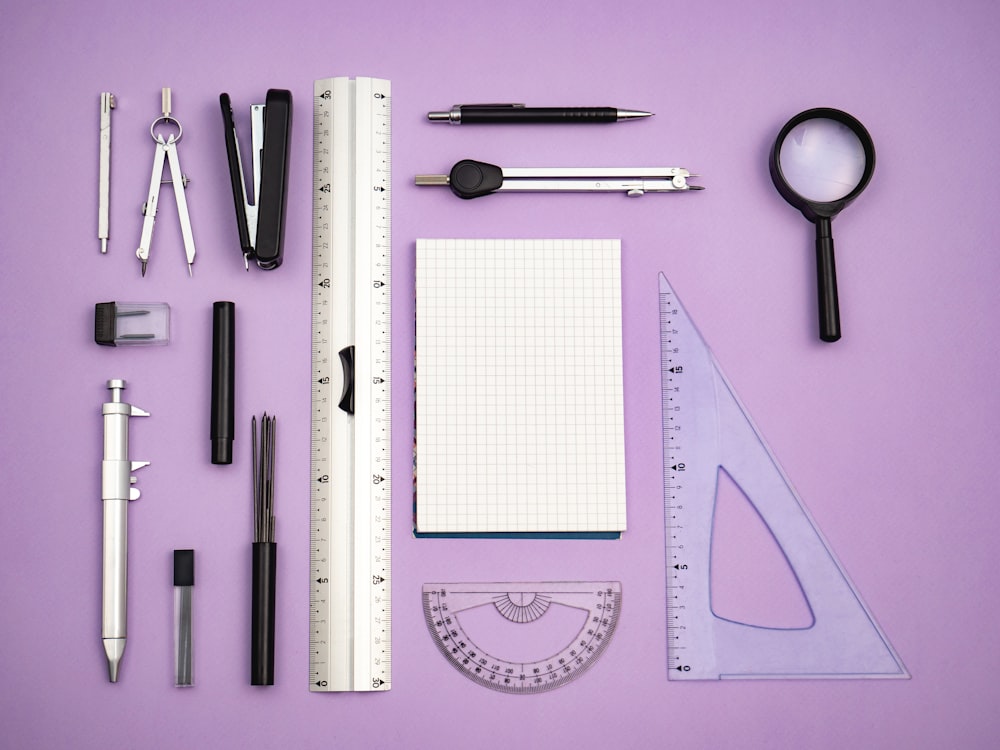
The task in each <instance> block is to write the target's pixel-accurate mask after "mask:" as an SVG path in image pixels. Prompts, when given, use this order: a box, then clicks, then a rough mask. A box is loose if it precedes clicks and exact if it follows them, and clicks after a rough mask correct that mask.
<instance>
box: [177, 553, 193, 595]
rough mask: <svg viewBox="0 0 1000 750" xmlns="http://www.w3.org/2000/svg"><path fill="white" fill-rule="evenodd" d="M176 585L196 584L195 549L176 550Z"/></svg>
mask: <svg viewBox="0 0 1000 750" xmlns="http://www.w3.org/2000/svg"><path fill="white" fill-rule="evenodd" d="M174 586H194V550H193V549H175V550H174Z"/></svg>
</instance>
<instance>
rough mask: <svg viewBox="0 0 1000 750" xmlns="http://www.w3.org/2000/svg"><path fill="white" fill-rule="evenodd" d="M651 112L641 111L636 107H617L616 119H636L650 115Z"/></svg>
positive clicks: (651, 114)
mask: <svg viewBox="0 0 1000 750" xmlns="http://www.w3.org/2000/svg"><path fill="white" fill-rule="evenodd" d="M652 116H653V113H652V112H643V111H641V110H638V109H619V110H618V119H619V120H636V119H639V118H642V117H652Z"/></svg>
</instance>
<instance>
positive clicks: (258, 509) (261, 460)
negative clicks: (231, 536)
mask: <svg viewBox="0 0 1000 750" xmlns="http://www.w3.org/2000/svg"><path fill="white" fill-rule="evenodd" d="M275 423H276V418H275V417H274V416H270V417H269V416H267V413H266V412H265V414H264V417H263V419H262V420H261V429H260V441H259V443H258V440H257V417H256V416H255V417H252V418H251V420H250V431H251V435H252V437H251V439H252V440H253V540H254V542H273V541H274V430H275Z"/></svg>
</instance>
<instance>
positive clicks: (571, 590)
mask: <svg viewBox="0 0 1000 750" xmlns="http://www.w3.org/2000/svg"><path fill="white" fill-rule="evenodd" d="M621 603H622V587H621V584H620V583H618V582H617V581H597V582H591V581H584V582H569V581H559V582H545V583H426V584H424V587H423V604H424V618H425V620H426V621H427V628H428V629H429V630H430V633H431V637H433V638H434V642H435V644H436V645H437V647H438V650H439V651H440V652H441V653H442V654H444V656H445V658H446V659H447V660H448V661H449V662H450V663H451V665H452V666H453V667H455V669H457V670H458V671H459V672H461V673H462V674H463V675H465V676H466V677H468V678H469V679H470V680H472V681H473V682H476V683H478V684H479V685H482V686H483V687H488V688H491V689H492V690H498V691H500V692H502V693H541V692H544V691H546V690H552V689H553V688H557V687H559V686H561V685H565V684H566V683H567V682H569V681H570V680H573V679H575V678H577V677H579V676H580V675H581V674H583V673H584V672H585V671H586V670H587V669H588V668H589V667H590V666H591V665H593V663H594V662H595V661H596V660H597V658H598V657H599V656H600V655H601V654H602V653H604V649H605V648H606V647H607V645H608V643H609V641H610V640H611V636H612V634H613V633H614V632H615V626H616V625H617V624H618V614H619V612H620V611H621ZM511 631H513V634H514V635H513V637H512V632H511ZM508 652H510V653H508Z"/></svg>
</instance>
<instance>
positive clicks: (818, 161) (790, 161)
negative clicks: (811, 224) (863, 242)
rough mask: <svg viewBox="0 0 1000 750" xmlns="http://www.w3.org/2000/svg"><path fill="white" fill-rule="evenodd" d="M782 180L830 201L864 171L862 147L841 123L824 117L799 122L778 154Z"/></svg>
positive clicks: (809, 197) (816, 199)
mask: <svg viewBox="0 0 1000 750" xmlns="http://www.w3.org/2000/svg"><path fill="white" fill-rule="evenodd" d="M778 159H779V161H780V162H781V172H782V174H783V175H784V178H785V182H786V183H787V184H788V186H789V187H790V188H791V189H792V190H794V191H795V192H796V193H798V194H799V195H801V196H802V197H803V198H805V199H806V200H810V201H814V202H816V203H829V202H831V201H836V200H840V199H841V198H843V197H844V196H846V195H848V194H849V193H850V192H851V191H852V190H854V188H856V187H857V186H858V185H859V184H860V183H861V180H862V177H863V176H864V173H865V165H866V163H867V162H866V158H865V149H864V147H863V146H862V145H861V139H860V138H858V136H857V134H856V133H855V132H854V131H853V130H851V128H849V127H847V126H846V125H844V124H843V123H840V122H837V121H836V120H830V119H827V118H823V117H817V118H813V119H810V120H805V121H803V122H800V123H799V124H798V125H796V126H795V127H793V128H792V129H791V130H790V131H789V132H788V135H786V136H785V139H784V141H782V143H781V148H780V151H779V154H778Z"/></svg>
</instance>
